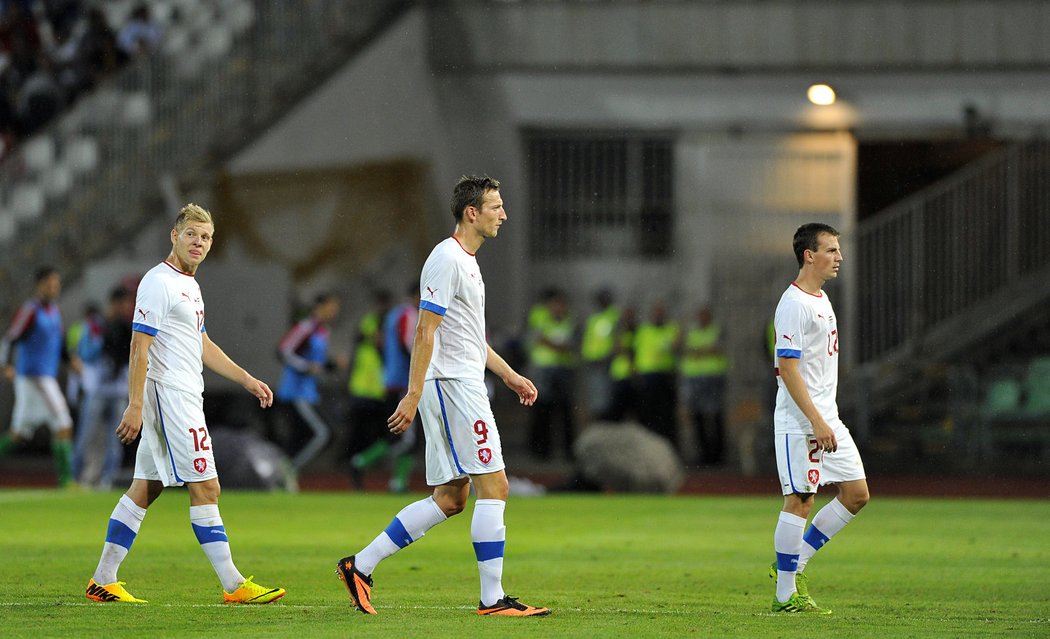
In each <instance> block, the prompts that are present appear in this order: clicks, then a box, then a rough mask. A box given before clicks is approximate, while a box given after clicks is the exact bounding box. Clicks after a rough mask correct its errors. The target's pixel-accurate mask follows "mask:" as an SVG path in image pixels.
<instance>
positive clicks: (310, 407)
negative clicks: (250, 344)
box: [275, 293, 346, 470]
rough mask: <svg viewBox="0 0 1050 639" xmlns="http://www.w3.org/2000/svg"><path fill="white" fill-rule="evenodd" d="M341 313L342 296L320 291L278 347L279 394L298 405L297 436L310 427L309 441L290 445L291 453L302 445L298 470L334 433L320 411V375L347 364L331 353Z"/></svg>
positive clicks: (284, 401) (282, 401) (297, 458)
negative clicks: (333, 327)
mask: <svg viewBox="0 0 1050 639" xmlns="http://www.w3.org/2000/svg"><path fill="white" fill-rule="evenodd" d="M338 316H339V298H337V297H336V296H335V295H334V294H331V293H322V294H320V295H318V296H317V298H316V299H315V300H314V304H313V307H312V309H311V311H310V315H309V316H308V317H307V318H305V319H303V320H301V321H299V322H296V323H295V325H294V326H292V328H291V329H289V330H288V332H287V333H286V334H285V335H284V337H283V338H281V343H280V346H279V347H278V353H279V355H280V358H281V362H282V363H283V364H284V372H283V374H282V375H281V383H280V385H279V386H278V387H277V393H276V396H275V397H276V399H277V402H278V403H280V404H282V405H291V406H292V407H293V408H294V409H295V413H296V415H297V416H298V418H299V419H298V422H299V424H300V426H298V427H297V428H296V431H297V432H296V435H295V436H294V438H295V439H301V434H302V431H303V429H302V427H301V425H305V426H306V427H307V428H308V429H309V431H310V436H309V440H308V441H306V443H305V444H302V445H299V444H298V442H295V443H289V444H288V445H287V447H286V451H287V452H289V453H291V452H292V451H291V450H290V449H293V448H295V449H298V450H297V451H296V452H295V455H294V457H292V466H293V467H294V468H295V470H299V469H301V468H302V467H303V466H305V465H306V463H307V462H309V461H310V460H311V459H313V458H314V457H315V456H316V455H317V453H319V452H321V449H323V448H324V445H325V444H326V443H328V440H329V439H330V438H331V436H332V429H331V428H330V427H329V426H328V424H327V422H325V420H324V418H322V417H321V415H320V413H318V411H317V409H318V407H319V406H320V404H321V394H320V392H319V391H318V388H317V378H318V377H319V376H320V375H321V374H322V373H324V372H325V371H331V370H334V369H335V368H337V367H339V368H345V364H346V362H345V361H343V359H345V357H344V358H342V359H340V358H331V357H329V355H328V344H329V341H330V339H329V338H330V336H331V332H330V330H329V326H330V325H331V323H332V322H333V321H334V320H335V318H336V317H338Z"/></svg>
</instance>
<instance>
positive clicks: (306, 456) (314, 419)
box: [292, 399, 332, 470]
mask: <svg viewBox="0 0 1050 639" xmlns="http://www.w3.org/2000/svg"><path fill="white" fill-rule="evenodd" d="M294 405H295V410H296V412H298V413H299V417H301V418H302V420H303V422H305V423H306V425H307V426H309V428H310V439H309V440H308V441H307V442H306V445H305V446H303V447H302V448H301V449H299V452H298V453H296V454H295V457H293V458H292V466H293V467H294V468H295V469H296V470H299V469H300V468H302V467H303V466H305V465H306V463H307V462H309V461H310V460H311V459H313V458H314V457H315V456H316V455H317V453H319V452H321V449H322V448H324V446H325V444H327V443H328V440H329V439H331V437H332V429H331V428H330V427H329V426H328V424H327V423H326V422H325V421H324V419H323V418H322V417H321V414H320V413H318V412H317V407H316V406H315V405H313V404H311V403H310V402H308V401H306V400H305V399H297V400H295V402H294Z"/></svg>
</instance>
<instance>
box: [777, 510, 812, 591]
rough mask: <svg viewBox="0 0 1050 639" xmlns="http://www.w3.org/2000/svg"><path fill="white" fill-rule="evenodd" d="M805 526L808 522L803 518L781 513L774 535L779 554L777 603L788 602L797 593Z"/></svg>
mask: <svg viewBox="0 0 1050 639" xmlns="http://www.w3.org/2000/svg"><path fill="white" fill-rule="evenodd" d="M805 526H806V520H805V519H803V518H802V517H799V516H798V515H792V514H791V513H788V512H783V511H782V512H781V513H780V519H779V520H778V521H777V529H776V531H774V533H773V548H774V549H775V550H776V552H777V601H780V602H784V601H787V600H788V599H790V598H791V594H792V593H794V592H795V572H796V570H797V566H798V554H799V551H801V550H802V530H803V529H804V528H805Z"/></svg>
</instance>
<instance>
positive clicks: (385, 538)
mask: <svg viewBox="0 0 1050 639" xmlns="http://www.w3.org/2000/svg"><path fill="white" fill-rule="evenodd" d="M446 519H448V517H446V516H445V513H444V512H442V510H441V508H439V507H438V505H437V503H436V502H435V501H434V498H433V497H427V498H426V499H420V500H419V501H416V502H412V503H411V504H409V505H407V506H405V507H404V508H402V509H401V512H399V513H398V514H397V516H396V517H394V519H393V520H392V521H391V522H390V525H389V526H387V527H386V529H385V530H384V531H383V532H381V533H379V535H378V536H376V538H375V539H373V540H372V543H370V544H368V545H367V546H365V547H364V549H363V550H361V552H359V553H357V555H356V556H355V557H356V561H355V566H356V567H357V569H358V570H360V571H361V572H363V573H364V574H366V575H371V574H372V571H373V570H375V569H376V566H378V565H379V562H381V561H383V560H384V559H386V558H387V557H389V556H390V555H392V554H394V553H395V552H397V551H399V550H401V549H402V548H404V547H405V546H407V545H409V544H410V543H412V542H413V541H417V540H418V539H419V538H420V537H422V536H423V535H425V534H426V532H427V531H428V530H430V529H431V528H433V527H434V526H436V525H438V524H440V523H441V522H443V521H445V520H446Z"/></svg>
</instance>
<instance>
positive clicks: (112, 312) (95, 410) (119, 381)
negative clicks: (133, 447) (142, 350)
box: [72, 287, 135, 490]
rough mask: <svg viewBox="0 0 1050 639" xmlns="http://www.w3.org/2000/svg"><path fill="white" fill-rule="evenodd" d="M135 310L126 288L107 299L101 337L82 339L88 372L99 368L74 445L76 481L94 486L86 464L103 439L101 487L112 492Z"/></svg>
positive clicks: (121, 452) (120, 456) (121, 455)
mask: <svg viewBox="0 0 1050 639" xmlns="http://www.w3.org/2000/svg"><path fill="white" fill-rule="evenodd" d="M134 312H135V295H134V293H133V292H132V291H129V290H127V289H125V288H123V287H117V288H115V289H114V290H113V291H112V292H111V293H110V295H109V305H108V307H107V309H106V317H105V323H104V325H103V326H102V330H101V332H100V334H99V335H97V336H96V334H95V333H94V332H93V331H92V332H85V333H84V335H83V336H82V337H81V341H80V348H79V351H80V357H81V359H82V360H84V362H85V368H87V367H88V366H87V363H88V362H89V361H90V362H91V364H90V367H91V368H93V369H95V371H96V373H97V375H98V380H97V383H96V384H94V385H92V387H91V389H90V390H87V392H86V393H85V397H84V401H83V405H82V406H81V411H80V420H79V422H78V424H77V433H76V440H75V442H74V445H73V466H72V470H73V477H74V478H75V479H76V481H77V483H79V484H81V485H87V484H93V483H95V482H93V481H91V478H88V477H86V476H85V474H84V473H85V464H86V461H87V458H88V456H89V455H90V453H91V449H92V448H93V447H94V445H96V444H97V440H98V439H99V438H100V437H101V439H102V441H103V442H104V445H103V446H102V452H103V458H102V469H101V472H100V473H99V476H98V482H97V485H98V487H99V488H102V489H104V490H108V489H109V488H110V487H111V486H112V485H113V482H114V481H115V480H116V479H117V474H118V473H119V472H120V466H121V462H122V461H123V458H124V448H123V446H121V444H120V439H118V438H117V434H116V431H115V426H114V425H115V424H119V423H120V418H121V414H122V413H123V411H124V407H125V406H126V404H127V399H128V362H129V361H130V358H131V338H132V330H131V321H132V315H133V314H134Z"/></svg>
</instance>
